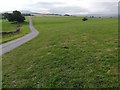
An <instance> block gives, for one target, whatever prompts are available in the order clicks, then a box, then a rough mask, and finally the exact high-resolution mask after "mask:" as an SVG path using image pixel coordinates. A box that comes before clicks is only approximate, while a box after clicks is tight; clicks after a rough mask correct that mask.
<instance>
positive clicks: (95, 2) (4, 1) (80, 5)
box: [0, 0, 119, 15]
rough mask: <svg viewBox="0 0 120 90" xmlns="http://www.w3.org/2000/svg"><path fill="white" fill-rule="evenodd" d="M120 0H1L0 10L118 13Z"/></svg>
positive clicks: (82, 13)
mask: <svg viewBox="0 0 120 90" xmlns="http://www.w3.org/2000/svg"><path fill="white" fill-rule="evenodd" d="M118 2H119V0H9V1H8V0H1V1H0V12H5V11H14V10H25V11H31V12H38V13H57V14H72V15H85V14H106V15H111V14H116V15H117V14H118Z"/></svg>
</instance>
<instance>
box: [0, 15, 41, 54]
mask: <svg viewBox="0 0 120 90" xmlns="http://www.w3.org/2000/svg"><path fill="white" fill-rule="evenodd" d="M29 27H30V30H31V32H30V33H29V34H27V35H25V36H23V37H20V38H18V39H15V40H13V41H10V42H7V43H5V44H0V56H1V55H3V54H5V53H7V52H9V51H11V50H13V49H15V48H16V47H18V46H20V45H22V44H24V43H26V42H28V41H29V40H31V39H33V38H34V37H36V36H37V35H38V34H39V32H38V31H37V30H36V29H35V28H34V27H33V25H32V19H31V17H30V21H29Z"/></svg>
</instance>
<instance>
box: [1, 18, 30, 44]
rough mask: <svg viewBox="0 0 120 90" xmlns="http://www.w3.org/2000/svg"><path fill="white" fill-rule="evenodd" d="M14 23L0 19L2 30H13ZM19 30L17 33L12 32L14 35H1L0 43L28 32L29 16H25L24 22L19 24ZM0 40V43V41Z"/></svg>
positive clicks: (14, 27) (14, 28)
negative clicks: (0, 20)
mask: <svg viewBox="0 0 120 90" xmlns="http://www.w3.org/2000/svg"><path fill="white" fill-rule="evenodd" d="M16 26H17V25H16V24H11V23H10V22H8V21H7V20H2V31H5V32H7V31H15V30H16ZM20 28H21V32H20V33H18V34H14V35H5V36H3V37H2V40H0V41H1V42H2V43H5V42H8V41H11V40H13V39H16V38H19V37H21V36H23V35H25V34H27V33H29V32H30V30H29V18H28V17H27V18H26V22H24V23H22V24H21V27H20ZM1 42H0V43H1Z"/></svg>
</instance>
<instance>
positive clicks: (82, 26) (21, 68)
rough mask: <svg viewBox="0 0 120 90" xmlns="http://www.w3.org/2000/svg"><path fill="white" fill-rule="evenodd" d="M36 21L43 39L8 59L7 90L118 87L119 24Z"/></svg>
mask: <svg viewBox="0 0 120 90" xmlns="http://www.w3.org/2000/svg"><path fill="white" fill-rule="evenodd" d="M81 19H82V18H81V17H34V18H33V24H34V26H35V28H36V29H38V30H39V32H40V34H39V35H38V36H37V37H36V38H34V39H33V40H31V41H29V42H27V43H25V44H24V45H22V46H20V47H18V48H16V49H14V50H13V51H11V52H9V53H6V54H5V55H3V57H2V58H3V60H2V61H3V88H23V87H24V88H26V87H27V88H31V87H33V88H61V87H62V88H63V87H64V88H65V87H69V88H74V87H76V88H113V87H118V20H117V18H101V19H98V18H94V19H89V20H88V21H87V22H83V21H82V20H81Z"/></svg>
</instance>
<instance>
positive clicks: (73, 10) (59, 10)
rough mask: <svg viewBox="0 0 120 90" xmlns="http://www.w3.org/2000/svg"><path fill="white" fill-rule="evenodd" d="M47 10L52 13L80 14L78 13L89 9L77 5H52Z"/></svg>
mask: <svg viewBox="0 0 120 90" xmlns="http://www.w3.org/2000/svg"><path fill="white" fill-rule="evenodd" d="M49 12H52V13H60V14H65V13H68V14H80V13H87V12H89V10H87V9H85V8H82V7H77V6H63V7H57V8H56V7H53V8H50V9H49Z"/></svg>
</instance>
